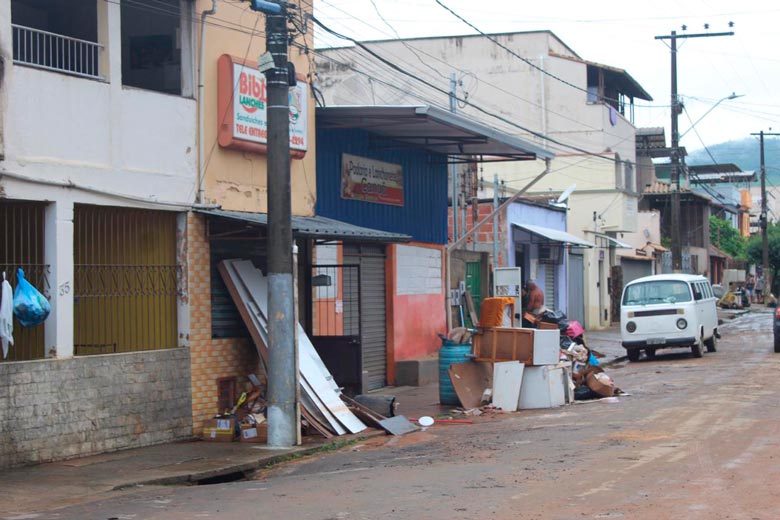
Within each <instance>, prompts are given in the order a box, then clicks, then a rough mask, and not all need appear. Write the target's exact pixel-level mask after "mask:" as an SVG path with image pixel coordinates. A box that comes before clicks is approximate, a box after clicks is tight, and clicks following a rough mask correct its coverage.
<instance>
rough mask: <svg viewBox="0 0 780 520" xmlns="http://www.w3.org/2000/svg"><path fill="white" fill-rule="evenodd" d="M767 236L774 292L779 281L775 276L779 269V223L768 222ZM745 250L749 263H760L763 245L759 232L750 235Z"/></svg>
mask: <svg viewBox="0 0 780 520" xmlns="http://www.w3.org/2000/svg"><path fill="white" fill-rule="evenodd" d="M767 238H768V241H767V242H768V245H769V272H770V273H772V280H773V282H772V285H773V287H772V289H773V291H772V292H773V293H775V294H776V293H777V284H778V282H780V280H778V277H777V273H778V270H780V224H778V223H775V224H769V227H768V228H767ZM745 251H746V256H747V260H748V261H749V262H750V263H751V264H755V265H761V264H762V262H763V261H764V260H763V255H764V247H763V242H762V240H761V234H758V235H753V236H752V237H750V240H749V241H748V243H747V247H746V249H745Z"/></svg>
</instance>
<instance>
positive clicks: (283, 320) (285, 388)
mask: <svg viewBox="0 0 780 520" xmlns="http://www.w3.org/2000/svg"><path fill="white" fill-rule="evenodd" d="M251 7H252V9H253V10H255V11H260V12H263V13H264V14H265V31H266V50H267V51H268V52H269V53H270V54H271V56H272V57H273V68H271V69H269V70H266V71H265V77H266V94H267V107H266V109H267V111H268V163H267V164H268V168H267V169H268V316H267V318H268V343H269V344H268V369H269V370H268V374H267V375H268V445H269V446H271V447H275V448H283V447H289V446H294V445H295V444H296V443H297V440H298V402H297V394H298V356H297V352H296V346H295V306H294V303H293V302H294V295H293V290H294V289H293V288H294V284H293V258H292V253H293V251H292V249H293V241H292V200H291V189H290V107H289V99H288V96H289V88H290V71H289V69H288V65H287V38H288V36H287V9H286V4H285V3H284V2H280V3H276V2H266V1H262V0H251Z"/></svg>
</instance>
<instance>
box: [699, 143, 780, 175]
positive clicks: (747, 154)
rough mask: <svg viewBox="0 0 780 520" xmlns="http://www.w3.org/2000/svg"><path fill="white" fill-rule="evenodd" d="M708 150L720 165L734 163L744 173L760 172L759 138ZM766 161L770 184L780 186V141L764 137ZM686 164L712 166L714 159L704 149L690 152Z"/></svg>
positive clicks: (725, 144) (723, 144)
mask: <svg viewBox="0 0 780 520" xmlns="http://www.w3.org/2000/svg"><path fill="white" fill-rule="evenodd" d="M708 148H709V150H710V153H712V157H713V158H714V159H715V161H716V162H718V163H734V164H736V165H737V166H739V167H740V168H741V169H742V170H743V171H749V170H755V172H756V173H759V171H760V167H761V157H760V147H759V144H758V137H747V138H745V139H740V140H738V141H727V142H725V143H720V144H716V145H712V146H709V147H708ZM764 160H765V161H766V174H767V180H768V182H769V183H770V184H773V185H778V184H780V139H778V138H776V137H764ZM685 162H686V163H687V164H690V165H703V164H712V158H710V156H709V154H708V153H707V151H706V150H704V149H703V148H702V149H701V150H693V151H691V150H689V151H688V157H686V158H685Z"/></svg>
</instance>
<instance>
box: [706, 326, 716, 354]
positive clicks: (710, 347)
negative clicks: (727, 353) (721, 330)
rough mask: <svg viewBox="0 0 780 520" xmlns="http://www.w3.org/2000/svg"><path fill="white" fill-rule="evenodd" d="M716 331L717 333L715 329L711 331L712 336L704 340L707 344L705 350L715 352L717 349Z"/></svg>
mask: <svg viewBox="0 0 780 520" xmlns="http://www.w3.org/2000/svg"><path fill="white" fill-rule="evenodd" d="M717 333H718V331H717V330H714V331H712V337H711V338H710V339H708V340H705V341H704V344H705V345H706V346H707V352H716V351H717V350H718V336H717V335H716V334H717Z"/></svg>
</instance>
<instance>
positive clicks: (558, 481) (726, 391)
mask: <svg viewBox="0 0 780 520" xmlns="http://www.w3.org/2000/svg"><path fill="white" fill-rule="evenodd" d="M721 330H722V332H723V338H722V339H721V340H720V342H719V344H718V352H716V353H708V354H705V356H704V357H703V358H702V359H693V358H691V357H690V354H689V352H688V351H681V350H678V351H669V352H666V351H660V352H659V354H658V357H657V359H656V360H654V361H646V360H642V361H640V362H637V363H623V364H620V365H618V366H613V367H611V368H610V369H609V373H610V375H612V376H613V378H614V379H615V380H616V382H617V384H618V386H620V387H621V388H623V389H624V390H625V391H627V392H629V393H630V394H631V395H630V396H626V397H620V399H619V402H616V403H609V402H591V403H587V404H576V405H570V406H567V407H565V408H559V409H552V410H541V411H534V412H520V413H516V414H509V415H505V416H502V417H496V418H484V419H483V418H479V419H478V420H477V421H476V423H475V424H473V425H435V426H433V427H432V428H430V429H428V430H427V431H423V432H417V433H413V434H410V435H407V436H404V437H380V438H374V439H370V440H367V441H361V442H357V443H354V444H351V445H349V446H347V447H345V448H343V449H342V450H340V451H336V452H328V453H323V454H320V455H318V456H315V457H309V458H306V459H302V460H297V461H290V462H287V463H284V464H280V465H278V466H275V467H273V468H269V469H267V470H264V471H262V472H260V473H258V474H257V475H256V476H255V478H254V479H253V480H251V481H242V482H233V483H227V484H217V485H211V486H198V487H158V488H143V489H139V490H138V492H136V493H133V494H130V495H125V496H121V497H115V498H109V499H107V500H103V501H100V502H94V503H91V504H85V505H81V506H75V507H71V508H67V509H62V510H59V511H57V512H50V513H46V514H43V515H40V516H36V517H35V518H57V519H69V518H74V519H76V518H79V519H81V518H117V519H191V518H263V519H264V518H271V519H282V518H289V519H312V520H331V519H344V520H364V519H378V518H382V519H408V518H419V519H474V518H499V519H504V518H506V519H510V518H511V519H516V518H529V519H534V518H538V519H572V518H594V519H595V518H626V519H663V518H686V519H699V518H701V519H705V518H706V519H772V518H777V517H778V513H777V507H778V504H780V486H778V485H777V484H776V482H777V481H778V479H780V468H779V467H778V463H777V462H778V457H780V455H778V453H779V450H778V446H779V445H780V406H778V404H777V395H778V390H780V381H778V377H777V374H778V373H780V355H779V354H774V353H773V352H772V342H771V340H772V334H771V316H770V314H768V313H758V312H754V313H750V314H747V315H745V316H742V317H740V318H738V319H736V320H734V321H732V322H729V323H727V324H725V325H724V326H723V327H722V328H721ZM29 518H33V517H32V516H30V517H29Z"/></svg>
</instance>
